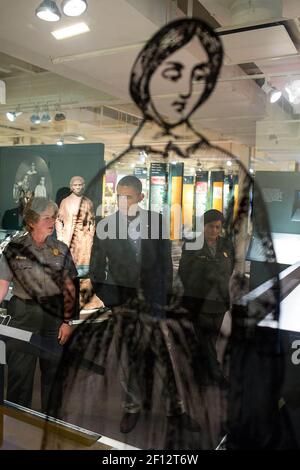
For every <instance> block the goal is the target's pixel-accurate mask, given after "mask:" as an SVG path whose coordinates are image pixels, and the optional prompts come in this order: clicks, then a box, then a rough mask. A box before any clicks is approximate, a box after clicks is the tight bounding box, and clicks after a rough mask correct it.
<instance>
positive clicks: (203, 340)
mask: <svg viewBox="0 0 300 470" xmlns="http://www.w3.org/2000/svg"><path fill="white" fill-rule="evenodd" d="M225 313H226V312H221V313H216V312H209V313H204V312H201V313H198V314H197V315H195V319H194V327H195V332H196V336H197V338H198V341H199V344H201V345H202V346H203V348H205V349H206V358H207V375H208V377H210V378H211V379H212V381H213V382H216V383H219V382H220V381H222V379H223V371H222V368H221V364H220V363H219V361H218V357H217V349H216V342H217V339H218V336H219V333H220V330H221V326H222V323H223V319H224V316H225Z"/></svg>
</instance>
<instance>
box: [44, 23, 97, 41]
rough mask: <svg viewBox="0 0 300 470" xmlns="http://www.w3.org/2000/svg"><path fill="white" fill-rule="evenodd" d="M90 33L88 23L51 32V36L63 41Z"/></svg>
mask: <svg viewBox="0 0 300 470" xmlns="http://www.w3.org/2000/svg"><path fill="white" fill-rule="evenodd" d="M88 31H90V28H89V27H88V25H87V24H86V23H76V24H73V25H72V26H67V27H66V28H61V29H57V30H56V31H51V34H52V36H54V37H55V39H57V40H61V39H66V38H71V37H73V36H78V35H79V34H83V33H87V32H88Z"/></svg>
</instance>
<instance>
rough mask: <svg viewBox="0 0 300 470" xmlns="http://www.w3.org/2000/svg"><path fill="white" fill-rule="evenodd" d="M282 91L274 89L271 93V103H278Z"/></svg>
mask: <svg viewBox="0 0 300 470" xmlns="http://www.w3.org/2000/svg"><path fill="white" fill-rule="evenodd" d="M281 95H282V93H281V91H279V90H276V88H274V87H273V89H272V91H271V93H270V103H276V101H278V100H279V98H281Z"/></svg>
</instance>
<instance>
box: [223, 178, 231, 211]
mask: <svg viewBox="0 0 300 470" xmlns="http://www.w3.org/2000/svg"><path fill="white" fill-rule="evenodd" d="M232 197H233V175H226V176H225V178H224V188H223V201H224V215H225V216H226V214H227V212H228V208H229V204H230V201H231V199H232Z"/></svg>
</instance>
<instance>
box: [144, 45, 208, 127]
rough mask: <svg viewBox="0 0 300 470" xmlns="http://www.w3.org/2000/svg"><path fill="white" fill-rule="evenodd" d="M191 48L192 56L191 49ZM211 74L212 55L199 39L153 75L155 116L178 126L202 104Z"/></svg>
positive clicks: (151, 86) (180, 50) (153, 107)
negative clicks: (201, 99)
mask: <svg viewBox="0 0 300 470" xmlns="http://www.w3.org/2000/svg"><path fill="white" fill-rule="evenodd" d="M188 46H190V47H191V49H190V51H191V52H190V53H189V51H187V50H186V49H187V47H188ZM209 72H210V67H209V63H208V55H207V53H206V52H205V50H204V48H203V47H202V46H201V45H200V43H199V41H198V40H197V39H194V40H192V41H190V43H189V44H187V45H186V46H185V47H184V48H181V49H178V51H176V52H174V54H171V55H170V56H169V57H167V58H166V59H165V60H164V61H163V62H162V63H161V64H160V66H159V67H158V68H157V70H156V71H155V72H154V73H153V75H152V77H151V79H150V83H149V91H150V96H151V106H152V110H153V112H154V113H155V114H156V115H157V116H158V117H159V118H160V119H161V120H162V121H164V122H167V123H168V125H171V126H176V125H177V124H180V123H181V122H183V121H184V120H185V119H187V118H188V117H189V115H190V113H191V112H192V111H193V109H194V107H195V106H196V104H197V103H198V102H199V101H200V98H201V96H202V93H203V91H204V89H205V85H206V80H207V77H208V75H209Z"/></svg>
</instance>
